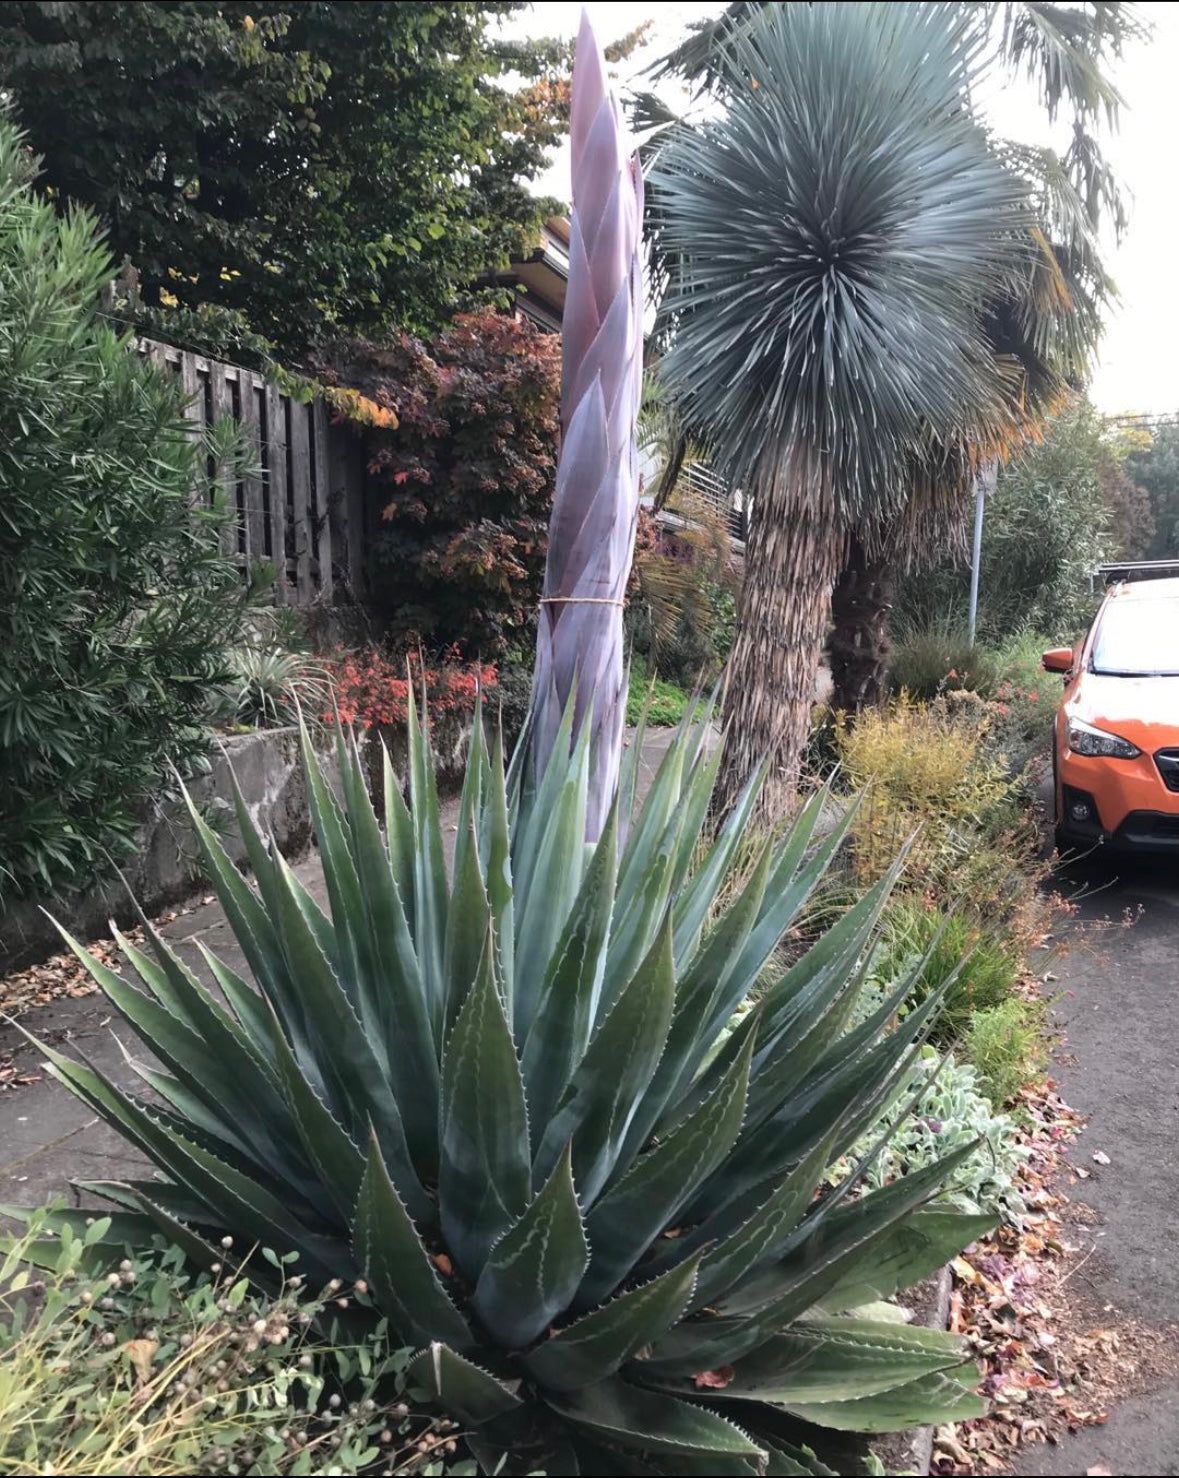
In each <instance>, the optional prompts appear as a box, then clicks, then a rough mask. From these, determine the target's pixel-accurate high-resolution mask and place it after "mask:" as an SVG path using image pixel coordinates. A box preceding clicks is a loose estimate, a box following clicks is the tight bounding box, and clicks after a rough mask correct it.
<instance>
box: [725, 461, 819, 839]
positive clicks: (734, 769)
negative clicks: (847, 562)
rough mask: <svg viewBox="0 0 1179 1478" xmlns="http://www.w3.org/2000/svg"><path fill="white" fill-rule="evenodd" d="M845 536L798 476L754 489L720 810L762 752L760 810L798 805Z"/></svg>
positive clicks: (783, 811)
mask: <svg viewBox="0 0 1179 1478" xmlns="http://www.w3.org/2000/svg"><path fill="white" fill-rule="evenodd" d="M845 537H846V536H845V533H844V530H843V527H842V525H841V522H840V520H839V517H838V514H837V512H836V508H835V501H834V499H833V498H832V497H831V496H830V494H829V493H827V494H826V495H817V494H816V492H815V490H814V489H812V488H811V487H810V486H809V484H807V483H802V484H801V485H800V483H797V482H795V483H791V484H788V485H787V486H786V487H785V488H783V489H780V490H778V491H777V493H776V494H775V490H774V489H771V490H770V491H769V494H768V496H767V495H765V494H763V495H761V496H758V494H757V492H755V493H754V497H753V518H752V523H751V526H750V530H749V538H748V541H747V543H746V547H745V579H744V582H743V584H742V587H741V598H740V601H739V603H738V607H737V634H736V638H735V640H734V642H733V650H732V654H731V655H730V657H729V667H728V674H727V680H726V690H725V707H724V721H725V729H726V732H727V735H728V740H727V744H726V747H725V763H724V766H723V769H722V772H721V775H720V778H719V783H718V791H717V801H716V809H717V811H718V812H719V813H720V814H725V813H726V812H728V811H729V810H730V809H731V808H732V807H733V806H734V805H735V804H736V801H737V797H738V796H739V794H740V792H741V789H742V787H743V786H744V785H745V783H746V781H747V780H748V779H749V777H750V775H752V774H753V772H754V771H755V770H756V769H757V767H758V765H759V764H761V762H762V761H763V760H765V761H766V762H767V763H768V766H769V770H768V774H767V776H766V782H765V785H764V786H763V788H762V791H761V796H760V802H759V807H758V815H757V819H758V820H759V821H760V822H762V823H772V822H774V821H777V820H780V819H781V818H782V817H783V816H787V815H789V814H790V812H791V811H792V810H793V809H794V808H795V803H796V797H797V792H798V781H799V773H800V769H801V764H802V755H803V751H804V749H805V748H806V741H807V735H808V733H809V731H810V725H811V708H812V704H813V701H814V694H815V678H816V675H817V673H818V670H819V663H820V661H821V660H822V656H823V646H824V643H825V641H826V638H827V629H828V625H829V623H830V619H831V594H832V591H833V590H834V588H835V582H836V579H837V578H838V576H839V570H840V566H841V564H842V561H843V549H844V543H845Z"/></svg>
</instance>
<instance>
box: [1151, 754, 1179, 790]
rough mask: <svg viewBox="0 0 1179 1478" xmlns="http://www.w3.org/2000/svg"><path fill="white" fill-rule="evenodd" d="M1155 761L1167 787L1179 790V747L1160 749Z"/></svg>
mask: <svg viewBox="0 0 1179 1478" xmlns="http://www.w3.org/2000/svg"><path fill="white" fill-rule="evenodd" d="M1154 762H1155V764H1156V765H1157V766H1158V769H1159V774H1160V775H1161V776H1162V777H1163V784H1164V785H1165V786H1166V787H1167V789H1168V790H1177V791H1179V749H1160V750H1159V751H1158V752H1157V753H1156V754H1155V757H1154Z"/></svg>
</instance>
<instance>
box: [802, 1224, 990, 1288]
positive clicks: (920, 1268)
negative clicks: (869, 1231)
mask: <svg viewBox="0 0 1179 1478" xmlns="http://www.w3.org/2000/svg"><path fill="white" fill-rule="evenodd" d="M994 1225H995V1218H994V1217H993V1216H989V1215H984V1214H979V1215H974V1216H972V1215H970V1214H968V1213H966V1212H962V1211H954V1210H952V1209H950V1208H948V1207H942V1206H927V1207H925V1208H924V1209H923V1210H921V1211H915V1212H914V1213H913V1215H912V1216H910V1217H909V1218H908V1219H907V1220H905V1221H903V1222H900V1223H899V1224H898V1225H896V1226H894V1227H892V1228H890V1229H889V1232H888V1234H887V1235H886V1236H885V1237H883V1238H882V1239H881V1240H880V1241H879V1242H878V1243H877V1244H876V1246H875V1247H874V1249H873V1253H872V1256H871V1257H865V1258H863V1259H861V1260H859V1261H857V1262H856V1263H855V1264H854V1266H853V1267H852V1268H851V1270H850V1271H849V1272H848V1273H847V1274H846V1275H845V1276H844V1277H843V1278H841V1279H840V1280H839V1282H838V1283H837V1284H836V1285H835V1287H834V1288H832V1289H831V1290H830V1291H829V1292H828V1293H826V1294H824V1295H823V1299H822V1303H821V1307H822V1309H823V1311H824V1313H828V1314H839V1313H842V1312H843V1311H844V1310H845V1309H858V1308H862V1307H863V1306H864V1305H865V1304H869V1303H872V1302H873V1301H874V1300H877V1299H889V1298H892V1297H893V1295H894V1294H896V1293H899V1292H900V1291H901V1290H902V1289H904V1288H911V1287H912V1286H913V1285H914V1284H915V1283H919V1282H920V1281H921V1280H922V1278H928V1277H929V1275H930V1274H931V1273H935V1272H936V1271H937V1270H938V1268H941V1267H944V1266H945V1264H946V1263H947V1262H948V1261H949V1260H950V1258H952V1257H956V1256H957V1255H958V1253H959V1252H961V1251H962V1249H963V1248H964V1247H969V1246H970V1244H971V1243H972V1242H974V1241H976V1240H977V1239H978V1238H979V1237H982V1236H984V1235H985V1234H986V1233H987V1232H989V1231H990V1230H991V1229H992V1228H993V1227H994Z"/></svg>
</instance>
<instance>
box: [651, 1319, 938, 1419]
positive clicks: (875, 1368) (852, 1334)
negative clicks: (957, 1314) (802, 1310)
mask: <svg viewBox="0 0 1179 1478" xmlns="http://www.w3.org/2000/svg"><path fill="white" fill-rule="evenodd" d="M962 1361H963V1343H962V1341H961V1340H960V1339H957V1338H956V1337H954V1336H953V1335H949V1334H946V1333H944V1332H942V1331H940V1330H930V1329H922V1330H913V1329H909V1328H908V1327H907V1326H906V1325H897V1324H882V1323H878V1322H874V1321H872V1320H857V1319H822V1320H815V1321H813V1322H812V1321H809V1320H808V1321H807V1322H806V1323H798V1324H794V1325H793V1326H792V1327H791V1328H790V1329H787V1330H785V1331H783V1333H781V1334H778V1335H775V1336H774V1337H773V1338H772V1339H769V1340H767V1341H766V1342H765V1344H763V1345H762V1346H761V1347H760V1348H759V1349H757V1350H755V1351H754V1352H753V1354H751V1355H746V1356H745V1357H744V1359H741V1360H738V1361H737V1363H736V1365H735V1366H734V1367H733V1376H732V1379H731V1380H730V1381H729V1382H728V1383H727V1384H726V1385H725V1386H723V1387H722V1388H720V1389H718V1390H715V1391H713V1392H711V1393H710V1395H711V1397H712V1399H715V1400H719V1401H769V1402H771V1403H773V1404H774V1405H780V1406H786V1407H789V1408H791V1409H793V1407H794V1406H795V1404H796V1403H799V1402H807V1403H810V1402H827V1401H836V1402H844V1401H858V1400H859V1399H860V1398H861V1397H864V1396H876V1395H879V1394H880V1393H881V1392H882V1391H890V1390H892V1389H893V1388H894V1387H896V1386H903V1385H907V1384H908V1383H909V1382H911V1381H914V1380H917V1379H919V1378H920V1377H921V1376H924V1375H932V1374H934V1372H936V1371H939V1370H953V1369H954V1368H956V1367H958V1366H960V1365H961V1364H962ZM673 1389H676V1388H675V1387H673ZM678 1389H679V1393H680V1394H681V1395H684V1394H687V1391H686V1390H685V1389H684V1388H683V1387H679V1388H678ZM688 1389H690V1387H689V1388H688Z"/></svg>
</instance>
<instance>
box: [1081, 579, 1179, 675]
mask: <svg viewBox="0 0 1179 1478" xmlns="http://www.w3.org/2000/svg"><path fill="white" fill-rule="evenodd" d="M1092 666H1093V671H1094V672H1097V673H1104V674H1105V675H1106V676H1108V677H1179V598H1176V597H1174V596H1165V597H1162V598H1160V599H1158V600H1142V599H1137V600H1125V601H1118V600H1113V601H1110V603H1109V605H1107V606H1106V608H1105V614H1104V615H1103V616H1102V618H1101V624H1100V625H1099V626H1098V628H1097V638H1096V640H1095V641H1094V643H1093V661H1092Z"/></svg>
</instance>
